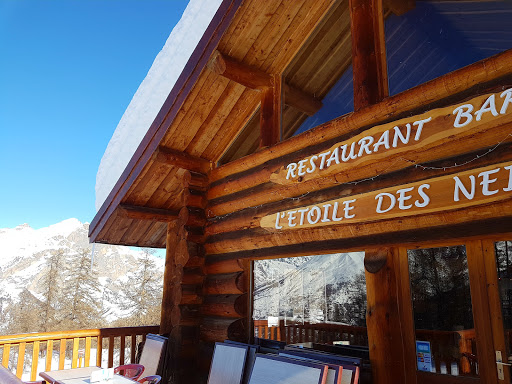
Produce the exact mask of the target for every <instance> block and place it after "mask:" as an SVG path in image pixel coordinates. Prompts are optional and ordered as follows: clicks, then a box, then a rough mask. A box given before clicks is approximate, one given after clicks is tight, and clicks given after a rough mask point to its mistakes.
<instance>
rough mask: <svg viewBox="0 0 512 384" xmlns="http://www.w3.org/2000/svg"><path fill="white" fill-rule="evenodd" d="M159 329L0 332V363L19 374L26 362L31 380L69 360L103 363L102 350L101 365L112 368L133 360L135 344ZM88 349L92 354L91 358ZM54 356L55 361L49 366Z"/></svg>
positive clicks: (80, 363)
mask: <svg viewBox="0 0 512 384" xmlns="http://www.w3.org/2000/svg"><path fill="white" fill-rule="evenodd" d="M159 329H160V327H159V326H146V327H124V328H100V329H84V330H76V331H64V332H46V333H26V334H19V335H7V336H0V356H1V357H2V365H3V366H4V367H6V368H8V369H10V370H15V371H16V376H17V377H19V378H21V376H22V375H23V373H24V372H26V371H27V368H26V367H27V366H29V367H30V368H29V370H28V371H29V372H30V380H32V381H34V380H36V378H37V375H38V373H39V372H42V371H51V370H56V369H58V370H61V369H64V368H65V366H66V365H69V364H71V368H77V367H80V366H82V367H89V366H104V365H105V364H103V360H104V359H103V354H104V353H106V354H107V363H106V366H105V368H107V367H108V368H112V367H114V366H117V365H122V364H129V363H134V362H135V356H136V348H137V344H138V343H139V342H141V341H143V340H145V338H146V335H147V334H148V333H158V332H159ZM98 346H101V348H98ZM49 351H51V352H52V353H49ZM91 352H94V353H93V354H95V355H96V359H95V360H94V361H91ZM55 357H57V359H58V360H57V361H58V365H57V366H55V365H53V366H52V361H54V359H55ZM40 359H44V360H45V365H44V366H39V364H38V363H39V360H40Z"/></svg>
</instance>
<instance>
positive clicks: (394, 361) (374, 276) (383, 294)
mask: <svg viewBox="0 0 512 384" xmlns="http://www.w3.org/2000/svg"><path fill="white" fill-rule="evenodd" d="M393 252H397V251H396V250H393V251H391V250H389V251H388V255H387V262H386V265H385V267H384V268H382V269H381V270H379V271H378V272H377V273H369V272H366V273H365V276H366V290H367V293H366V296H367V308H368V309H367V315H366V325H367V331H368V345H369V347H370V361H371V366H372V372H373V377H378V378H379V384H392V383H393V384H396V383H405V376H404V373H405V372H404V367H403V362H404V361H405V356H403V346H402V336H403V335H402V334H401V328H400V314H399V303H398V300H397V291H398V285H397V276H396V275H395V270H394V268H393V257H397V256H398V255H397V253H396V254H395V253H393Z"/></svg>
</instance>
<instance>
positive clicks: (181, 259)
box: [174, 237, 189, 267]
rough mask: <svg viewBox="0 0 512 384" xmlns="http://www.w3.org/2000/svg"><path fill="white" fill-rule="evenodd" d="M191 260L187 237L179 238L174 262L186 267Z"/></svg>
mask: <svg viewBox="0 0 512 384" xmlns="http://www.w3.org/2000/svg"><path fill="white" fill-rule="evenodd" d="M188 260H189V254H188V244H187V238H186V237H182V238H180V239H179V240H178V243H177V244H176V247H175V248H174V264H176V265H180V266H182V267H184V266H185V265H186V264H187V262H188Z"/></svg>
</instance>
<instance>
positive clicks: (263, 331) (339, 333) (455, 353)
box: [254, 319, 512, 375]
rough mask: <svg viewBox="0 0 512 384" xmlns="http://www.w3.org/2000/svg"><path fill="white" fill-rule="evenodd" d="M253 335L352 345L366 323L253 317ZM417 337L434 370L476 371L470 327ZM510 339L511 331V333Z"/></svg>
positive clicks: (362, 339)
mask: <svg viewBox="0 0 512 384" xmlns="http://www.w3.org/2000/svg"><path fill="white" fill-rule="evenodd" d="M254 336H256V337H260V338H263V339H270V340H277V341H285V342H286V344H294V343H304V342H313V343H324V344H332V343H333V342H334V341H347V342H349V343H350V344H354V345H368V336H367V331H366V327H356V326H350V325H344V324H337V323H317V324H311V323H306V322H305V323H304V324H294V323H287V324H286V325H285V322H284V321H283V320H282V319H280V320H279V325H278V326H271V327H269V326H268V322H267V320H254ZM416 336H417V338H418V339H419V340H424V341H428V342H430V344H431V348H432V354H433V356H435V357H436V360H435V368H436V372H441V371H442V369H441V365H442V364H444V365H445V366H448V367H449V366H450V365H451V364H452V363H456V364H457V366H458V368H459V370H460V372H461V373H462V374H474V375H476V374H477V371H478V363H477V357H476V355H477V351H476V334H475V330H474V329H468V330H461V331H434V330H423V329H420V330H416ZM511 340H512V333H511Z"/></svg>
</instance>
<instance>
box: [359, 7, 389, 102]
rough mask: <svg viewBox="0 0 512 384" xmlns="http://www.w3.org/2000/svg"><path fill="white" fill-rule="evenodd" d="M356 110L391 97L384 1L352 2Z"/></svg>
mask: <svg viewBox="0 0 512 384" xmlns="http://www.w3.org/2000/svg"><path fill="white" fill-rule="evenodd" d="M349 4H350V21H351V31H352V68H353V76H354V110H355V111H359V110H360V109H361V108H364V107H367V106H369V105H372V104H376V103H378V102H380V101H382V100H383V99H384V98H385V97H387V96H388V95H389V89H388V74H387V65H386V44H385V41H384V17H383V12H382V0H350V1H349Z"/></svg>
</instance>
